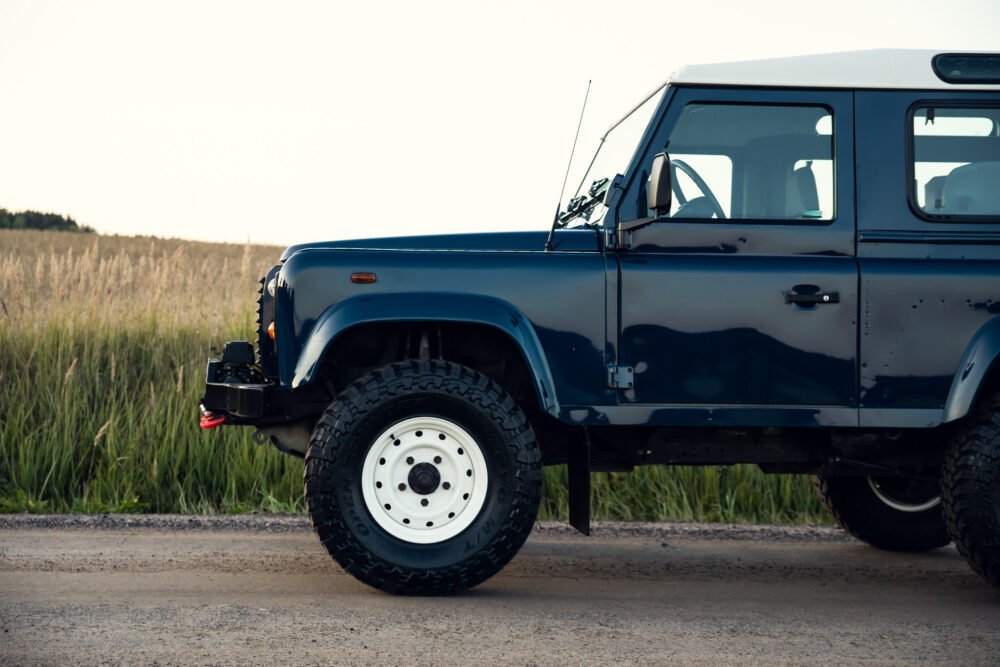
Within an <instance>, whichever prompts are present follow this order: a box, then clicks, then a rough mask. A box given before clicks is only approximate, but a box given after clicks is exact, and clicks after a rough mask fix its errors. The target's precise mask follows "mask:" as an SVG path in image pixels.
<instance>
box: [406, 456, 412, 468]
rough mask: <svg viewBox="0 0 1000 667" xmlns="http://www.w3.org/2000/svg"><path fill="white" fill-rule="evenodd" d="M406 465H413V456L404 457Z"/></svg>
mask: <svg viewBox="0 0 1000 667" xmlns="http://www.w3.org/2000/svg"><path fill="white" fill-rule="evenodd" d="M406 465H408V466H411V465H413V457H412V456H407V457H406Z"/></svg>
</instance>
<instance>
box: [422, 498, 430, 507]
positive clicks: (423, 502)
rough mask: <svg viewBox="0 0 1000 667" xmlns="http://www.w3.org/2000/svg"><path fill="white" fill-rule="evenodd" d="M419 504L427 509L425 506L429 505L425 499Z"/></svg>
mask: <svg viewBox="0 0 1000 667" xmlns="http://www.w3.org/2000/svg"><path fill="white" fill-rule="evenodd" d="M420 504H421V505H423V506H424V507H427V505H428V504H429V503H428V502H427V499H426V498H424V499H422V500H421V501H420Z"/></svg>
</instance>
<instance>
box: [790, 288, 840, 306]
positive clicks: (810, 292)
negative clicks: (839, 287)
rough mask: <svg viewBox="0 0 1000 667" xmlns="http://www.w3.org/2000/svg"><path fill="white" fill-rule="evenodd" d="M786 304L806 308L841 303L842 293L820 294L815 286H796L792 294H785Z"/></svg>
mask: <svg viewBox="0 0 1000 667" xmlns="http://www.w3.org/2000/svg"><path fill="white" fill-rule="evenodd" d="M785 303H793V304H795V305H797V306H803V307H806V308H808V307H810V306H819V305H822V304H825V303H840V292H820V291H819V288H818V287H816V286H814V285H796V286H795V287H794V288H792V291H791V292H785Z"/></svg>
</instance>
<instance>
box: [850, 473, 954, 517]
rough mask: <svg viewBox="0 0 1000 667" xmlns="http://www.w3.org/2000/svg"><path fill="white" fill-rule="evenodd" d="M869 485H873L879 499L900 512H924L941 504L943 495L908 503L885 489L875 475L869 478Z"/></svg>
mask: <svg viewBox="0 0 1000 667" xmlns="http://www.w3.org/2000/svg"><path fill="white" fill-rule="evenodd" d="M868 486H870V487H871V490H872V493H874V494H875V495H876V497H878V499H879V500H881V501H882V502H883V503H885V504H886V505H888V506H889V507H891V508H892V509H894V510H898V511H900V512H923V511H925V510H929V509H931V508H932V507H937V506H938V505H940V504H941V496H934V497H932V498H930V499H928V500H926V501H924V502H922V503H906V502H903V501H901V500H897V499H896V498H893V497H892V496H890V495H889V494H887V493H886V492H885V491H883V490H882V488H881V487H880V486H879V485H878V482H877V481H875V479H874V478H873V477H869V478H868Z"/></svg>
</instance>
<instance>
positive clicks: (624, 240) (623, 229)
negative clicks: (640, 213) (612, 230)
mask: <svg viewBox="0 0 1000 667" xmlns="http://www.w3.org/2000/svg"><path fill="white" fill-rule="evenodd" d="M659 219H660V218H659V216H653V217H652V218H639V219H638V220H628V221H626V222H621V223H619V224H618V247H619V248H620V249H622V250H627V249H628V248H630V247H632V244H631V243H629V237H630V235H631V234H632V232H634V231H635V230H637V229H639V228H641V227H645V226H647V225H651V224H653V223H654V222H656V221H657V220H659Z"/></svg>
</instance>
